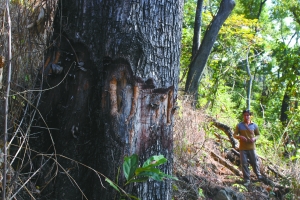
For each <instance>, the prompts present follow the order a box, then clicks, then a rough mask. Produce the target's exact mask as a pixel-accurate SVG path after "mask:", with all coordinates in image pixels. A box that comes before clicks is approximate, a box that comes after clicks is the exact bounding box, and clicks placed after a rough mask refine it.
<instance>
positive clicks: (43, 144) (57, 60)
mask: <svg viewBox="0 0 300 200" xmlns="http://www.w3.org/2000/svg"><path fill="white" fill-rule="evenodd" d="M182 4H183V1H182V0H169V1H155V0H146V1H131V0H123V1H117V0H107V1H104V0H102V1H101V0H90V1H82V0H75V1H74V0H61V1H59V2H58V5H59V8H58V10H57V16H56V19H55V21H54V36H53V45H52V47H51V49H50V50H49V54H48V56H47V60H46V61H45V65H44V68H43V70H41V74H42V75H41V79H40V84H42V85H43V88H44V89H47V88H48V90H46V91H45V92H44V93H43V94H42V98H41V103H40V105H39V112H40V113H41V115H40V116H39V118H38V119H36V124H35V126H34V127H35V128H34V129H32V134H34V136H35V137H34V138H32V139H31V140H30V145H31V147H32V148H33V149H34V150H36V151H37V152H38V153H35V154H34V155H35V157H34V158H31V159H32V161H33V162H32V163H34V165H33V166H31V168H30V169H33V168H34V169H37V168H39V167H40V166H41V165H43V164H44V163H45V162H46V161H47V158H48V157H51V160H50V161H48V162H47V163H46V164H45V165H43V168H42V170H41V173H39V177H38V178H36V181H35V184H36V185H38V186H39V187H40V188H43V190H42V193H41V194H42V196H44V197H45V196H46V195H48V196H49V197H50V199H82V198H83V199H113V197H114V196H115V195H116V194H115V190H114V189H113V188H112V187H110V186H109V185H108V184H106V183H105V181H104V179H103V177H101V180H100V178H99V176H98V175H97V173H96V172H95V171H93V170H91V169H89V168H88V167H86V166H89V167H91V168H93V169H94V170H96V171H97V172H100V173H102V174H104V175H105V176H107V177H109V178H110V179H111V180H113V181H116V182H118V184H119V185H120V186H122V185H123V181H124V180H123V178H122V177H123V174H122V173H120V174H119V172H118V170H119V168H120V171H122V170H121V169H122V163H123V159H124V156H127V155H131V154H133V153H136V154H138V155H139V157H140V162H143V161H145V159H147V158H148V157H150V156H152V155H158V154H163V155H164V156H165V157H166V158H167V159H168V162H167V164H165V165H164V166H163V167H162V170H163V171H164V172H165V173H167V174H172V162H173V128H172V127H173V114H174V110H175V109H174V108H175V101H176V95H177V84H178V73H179V57H180V40H181V22H182V6H183V5H182ZM41 153H44V154H43V155H42V154H41ZM45 153H47V155H45ZM32 155H33V153H32ZM27 170H28V169H27ZM51 177H52V178H53V179H52V178H51ZM71 182H72V183H71ZM102 184H103V185H105V187H106V188H104V187H103V186H102ZM79 188H80V189H79ZM125 189H126V191H127V192H129V193H131V194H133V195H137V196H138V197H139V198H140V199H171V181H170V180H165V181H163V182H156V181H153V180H151V181H148V182H147V183H143V184H136V185H134V186H130V187H127V188H125Z"/></svg>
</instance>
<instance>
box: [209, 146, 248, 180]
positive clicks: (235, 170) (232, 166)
mask: <svg viewBox="0 0 300 200" xmlns="http://www.w3.org/2000/svg"><path fill="white" fill-rule="evenodd" d="M210 155H211V156H212V157H213V158H214V160H215V161H217V162H219V163H220V164H222V165H224V166H225V167H227V168H228V169H229V170H230V171H232V172H233V173H234V174H235V175H237V176H242V173H241V172H240V170H238V169H236V168H235V166H234V165H232V164H230V163H229V162H227V160H225V159H224V158H222V157H220V156H218V155H217V154H215V153H214V152H212V151H211V152H210Z"/></svg>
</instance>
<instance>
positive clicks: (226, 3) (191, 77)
mask: <svg viewBox="0 0 300 200" xmlns="http://www.w3.org/2000/svg"><path fill="white" fill-rule="evenodd" d="M234 6H235V1H233V0H222V2H221V4H220V8H219V11H218V13H217V15H216V16H215V17H214V19H213V21H212V23H211V25H210V26H209V27H208V29H207V30H206V32H205V35H204V37H203V40H202V43H201V45H200V48H199V50H198V52H197V54H196V56H195V57H194V59H193V60H192V62H191V64H190V66H189V72H188V77H187V81H186V84H185V92H187V93H189V94H197V91H198V86H199V82H200V80H201V78H202V74H203V70H204V68H205V65H206V62H207V59H208V56H209V54H210V52H211V50H212V47H213V45H214V43H215V41H216V39H217V36H218V33H219V30H220V29H221V26H222V25H223V23H224V22H225V20H226V19H227V17H228V16H229V14H230V13H231V11H232V10H233V8H234Z"/></svg>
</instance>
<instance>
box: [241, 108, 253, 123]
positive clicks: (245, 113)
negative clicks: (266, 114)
mask: <svg viewBox="0 0 300 200" xmlns="http://www.w3.org/2000/svg"><path fill="white" fill-rule="evenodd" d="M251 115H252V113H251V112H250V110H243V119H244V122H245V123H247V124H249V123H250V122H251Z"/></svg>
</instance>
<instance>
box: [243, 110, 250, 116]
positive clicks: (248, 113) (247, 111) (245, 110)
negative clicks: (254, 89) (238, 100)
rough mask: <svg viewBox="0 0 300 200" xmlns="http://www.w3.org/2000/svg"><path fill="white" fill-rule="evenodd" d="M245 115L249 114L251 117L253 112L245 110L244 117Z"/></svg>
mask: <svg viewBox="0 0 300 200" xmlns="http://www.w3.org/2000/svg"><path fill="white" fill-rule="evenodd" d="M245 113H248V114H249V115H250V116H251V115H252V112H250V110H243V115H244V114H245Z"/></svg>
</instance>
